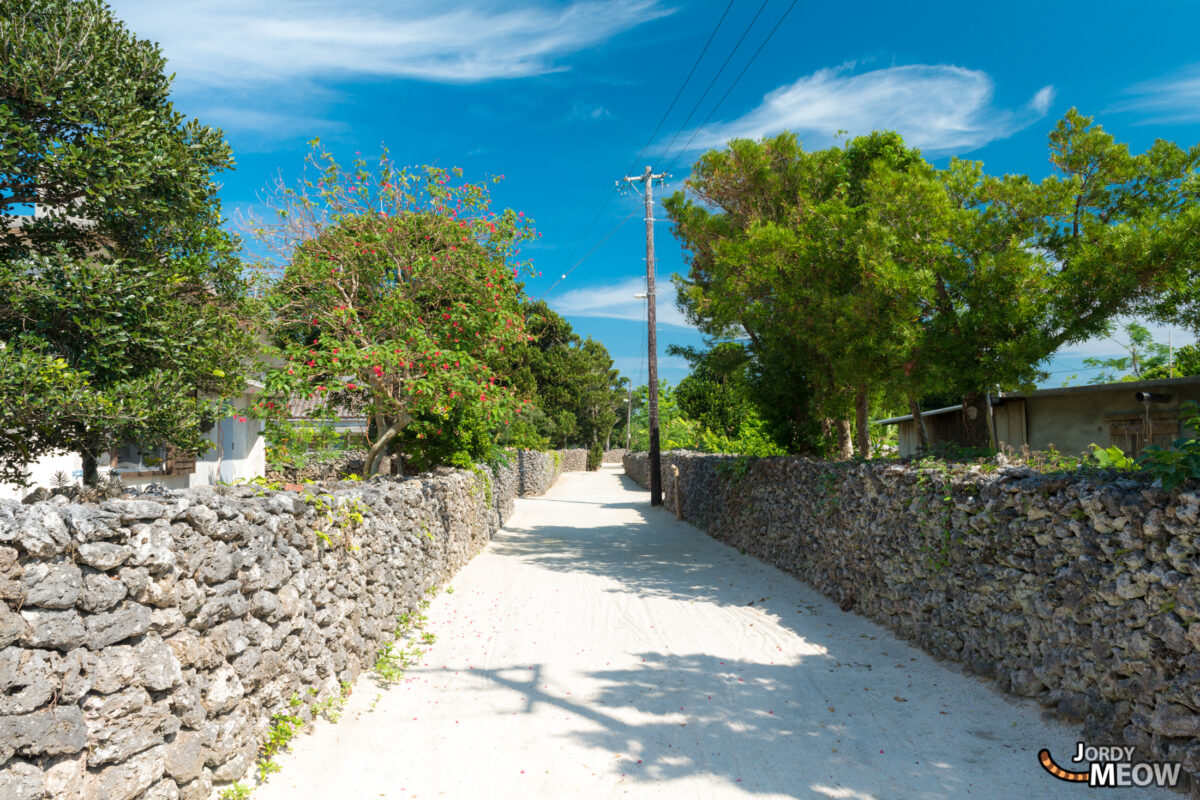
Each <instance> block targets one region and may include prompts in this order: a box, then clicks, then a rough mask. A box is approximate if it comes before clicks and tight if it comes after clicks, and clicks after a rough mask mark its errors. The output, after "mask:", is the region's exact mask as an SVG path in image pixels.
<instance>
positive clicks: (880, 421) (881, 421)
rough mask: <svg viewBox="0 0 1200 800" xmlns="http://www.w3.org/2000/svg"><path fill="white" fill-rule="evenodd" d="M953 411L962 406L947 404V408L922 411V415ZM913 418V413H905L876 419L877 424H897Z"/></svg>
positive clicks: (927, 415) (960, 408) (932, 415)
mask: <svg viewBox="0 0 1200 800" xmlns="http://www.w3.org/2000/svg"><path fill="white" fill-rule="evenodd" d="M952 411H962V406H946V407H945V408H935V409H934V410H933V411H922V412H921V416H922V417H936V416H937V415H938V414H949V413H951V412H952ZM912 418H913V415H912V414H905V415H904V416H903V417H888V418H887V419H877V420H875V423H874V424H876V425H895V424H896V423H898V422H908V421H910V420H911V419H912Z"/></svg>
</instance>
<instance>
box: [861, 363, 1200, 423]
mask: <svg viewBox="0 0 1200 800" xmlns="http://www.w3.org/2000/svg"><path fill="white" fill-rule="evenodd" d="M1180 386H1200V375H1189V376H1187V377H1185V378H1159V379H1157V380H1152V381H1114V382H1113V383H1094V384H1088V385H1087V386H1062V387H1059V388H1056V389H1037V390H1035V391H1032V392H1001V393H1000V394H999V395H996V396H995V397H993V398H992V405H998V403H999V402H1000V401H1002V400H1008V399H1010V398H1013V399H1016V398H1019V399H1025V398H1028V397H1056V396H1059V395H1068V394H1087V393H1088V392H1112V391H1119V390H1129V391H1133V392H1141V391H1156V390H1161V389H1170V388H1173V387H1174V388H1178V387H1180ZM952 411H962V406H961V405H958V406H946V407H945V408H938V409H934V410H933V411H922V412H921V416H922V417H936V416H937V415H938V414H949V413H951V412H952ZM912 418H913V415H912V414H905V415H904V416H903V417H889V418H888V419H877V420H875V423H874V424H876V425H895V424H897V423H900V422H910V421H912Z"/></svg>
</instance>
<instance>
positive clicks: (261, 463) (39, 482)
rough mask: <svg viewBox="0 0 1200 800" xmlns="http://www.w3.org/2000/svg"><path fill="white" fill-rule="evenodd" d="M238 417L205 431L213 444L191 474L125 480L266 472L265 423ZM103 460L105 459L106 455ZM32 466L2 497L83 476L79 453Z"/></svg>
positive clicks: (185, 483)
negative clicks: (24, 480)
mask: <svg viewBox="0 0 1200 800" xmlns="http://www.w3.org/2000/svg"><path fill="white" fill-rule="evenodd" d="M253 396H254V395H253V391H248V392H246V393H245V394H243V395H242V396H241V397H239V398H237V399H236V400H234V401H233V405H234V407H235V408H238V409H245V408H249V406H250V403H251V402H252V399H253ZM239 419H241V417H228V418H226V419H223V420H220V421H218V422H217V423H216V424H215V425H213V427H212V430H210V431H209V432H208V433H207V434H206V435H205V438H207V439H208V440H209V441H210V442H212V447H211V448H209V450H208V452H207V453H205V454H204V455H202V456H200V457H198V458H197V459H196V471H195V472H194V473H192V474H191V475H162V476H158V475H156V476H144V477H133V476H126V477H124V481H125V483H126V484H128V485H129V486H146V485H149V484H151V483H156V484H158V485H160V486H163V487H165V488H167V489H186V488H188V487H189V486H207V485H212V484H216V483H218V482H225V483H231V482H233V481H235V480H248V479H250V478H255V477H259V476H262V475H265V474H266V471H267V450H266V440H265V439H264V438H263V437H262V435H261V434H262V429H263V423H262V421H261V420H257V419H254V418H252V417H245V420H246V421H245V422H239V421H238V420H239ZM101 461H102V463H103V462H104V461H105V459H101ZM29 470H30V481H31V483H30V485H29V486H28V487H22V486H17V485H16V484H11V483H0V500H20V499H21V498H23V497H25V496H26V495H27V494H29V493H30V492H31V491H33V488H34V487H36V486H43V487H46V488H52V487H53V480H54V476H55V474H56V473H59V472H62V473H65V474H66V476H67V477H68V478H69V479H70V481H71V482H72V483H76V484H77V483H79V480H80V479H81V478H82V477H83V459H82V458H80V457H79V455H78V454H77V453H63V454H58V455H51V456H46V457H44V458H42V459H40V460H38V461H36V462H35V463H33V464H31V465H30V467H29ZM109 471H110V470H109V469H108V468H107V467H101V468H100V474H101V475H102V476H103V475H107V474H108V473H109Z"/></svg>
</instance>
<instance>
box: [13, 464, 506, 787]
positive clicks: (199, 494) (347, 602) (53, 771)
mask: <svg viewBox="0 0 1200 800" xmlns="http://www.w3.org/2000/svg"><path fill="white" fill-rule="evenodd" d="M519 483H520V478H519V475H518V472H517V467H516V465H512V466H508V467H504V468H501V469H499V470H498V471H496V472H495V473H493V472H492V471H490V470H488V469H479V470H477V471H475V472H470V471H455V470H440V471H438V472H435V473H432V474H428V475H424V476H421V477H419V478H413V479H408V480H375V481H369V482H361V483H360V482H347V483H341V484H330V485H327V486H326V487H324V489H325V490H321V489H319V488H316V487H314V489H313V491H312V492H311V493H307V494H297V493H292V492H275V491H267V490H263V489H261V488H259V487H246V486H237V487H211V488H201V489H190V490H185V491H178V492H166V493H163V494H161V495H141V496H138V497H136V498H130V499H115V500H109V501H106V502H103V503H100V504H99V505H73V504H70V503H68V502H67V501H66V499H65V498H63V497H56V498H54V499H52V500H50V501H42V502H37V503H33V504H30V505H20V504H16V503H10V502H3V503H0V597H3V600H4V602H0V798H4V800H40V799H41V798H44V797H45V798H84V799H86V800H91V799H92V798H95V799H96V800H100V799H101V798H103V799H104V800H128V799H130V798H146V799H147V800H149V799H150V798H177V797H178V798H183V799H184V800H199V799H200V798H208V797H209V796H210V795H211V793H212V790H213V786H214V784H216V785H218V786H219V785H220V784H222V783H224V782H229V781H234V780H237V779H239V778H241V777H242V776H243V775H244V774H245V773H246V771H247V769H248V768H249V767H251V765H252V764H253V762H254V761H255V759H256V755H257V752H258V748H259V746H260V744H261V743H262V741H263V739H264V734H265V732H266V729H267V726H268V724H269V720H270V717H271V715H272V714H273V713H275V712H278V711H279V710H281V708H283V707H284V706H285V704H286V702H287V700H288V698H289V697H291V696H292V695H293V693H302V694H303V695H304V696H305V697H309V696H312V697H313V700H314V701H317V700H320V699H324V698H328V697H332V696H334V695H335V694H336V693H337V692H338V690H339V682H341V681H352V680H353V679H354V678H355V677H356V676H357V675H358V674H359V673H360V672H361V671H362V670H363V669H365V668H367V667H369V666H370V665H372V664H373V663H374V660H375V658H376V654H377V652H378V650H379V649H380V647H382V646H383V645H384V644H385V643H387V642H388V641H390V640H391V638H392V635H393V634H392V632H393V630H394V629H395V627H396V617H397V615H399V614H401V613H404V612H407V611H411V610H412V609H413V608H415V607H416V605H417V603H418V602H419V601H420V599H421V598H422V597H423V596H424V594H425V592H426V591H427V590H428V589H429V588H430V587H431V586H433V585H435V584H438V583H440V582H442V581H445V580H446V579H447V578H448V577H449V576H451V575H452V574H453V573H454V572H455V571H456V570H457V569H458V568H459V567H461V566H462V565H463V564H464V563H465V562H466V561H467V560H468V559H469V558H471V556H473V555H474V554H475V553H476V552H478V551H479V550H480V549H481V548H482V547H483V546H484V545H485V544H486V543H487V541H488V539H489V537H490V536H491V535H492V534H493V533H494V532H495V531H496V530H497V528H498V527H499V525H500V524H501V522H502V521H503V520H504V519H505V517H506V516H507V515H508V514H509V513H510V512H511V510H512V505H513V500H512V498H513V496H514V495H515V494H516V492H517V489H518V485H519ZM314 693H315V694H314Z"/></svg>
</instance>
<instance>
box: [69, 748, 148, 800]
mask: <svg viewBox="0 0 1200 800" xmlns="http://www.w3.org/2000/svg"><path fill="white" fill-rule="evenodd" d="M162 773H163V746H162V745H160V746H158V747H155V748H152V749H150V750H147V751H145V752H143V753H139V754H138V755H136V756H134V757H133V758H130V759H128V760H127V761H124V762H122V763H120V764H113V765H112V766H110V767H106V768H105V769H103V770H101V771H100V772H96V773H89V775H88V776H87V778H86V779H85V781H84V785H83V798H84V800H133V798H135V797H137V796H138V795H140V794H141V793H142V792H144V791H146V790H147V789H149V788H150V787H151V786H153V785H154V784H155V783H156V782H157V781H158V780H159V779H160V778H161V777H162Z"/></svg>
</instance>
